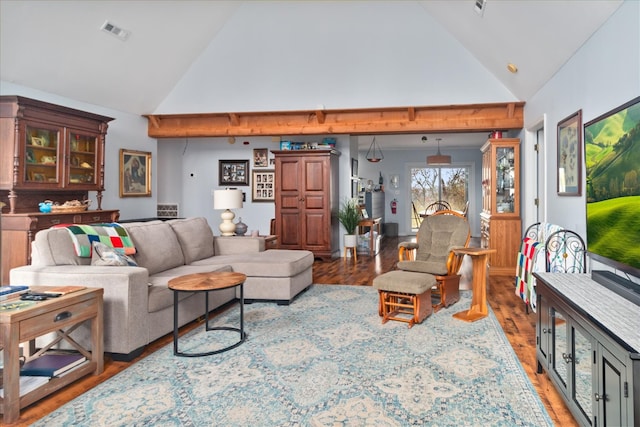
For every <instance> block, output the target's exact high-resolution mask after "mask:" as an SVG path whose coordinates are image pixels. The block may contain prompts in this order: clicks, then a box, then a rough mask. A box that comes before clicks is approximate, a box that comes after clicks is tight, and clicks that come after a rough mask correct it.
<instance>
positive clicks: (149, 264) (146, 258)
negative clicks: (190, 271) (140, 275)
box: [125, 222, 184, 276]
mask: <svg viewBox="0 0 640 427" xmlns="http://www.w3.org/2000/svg"><path fill="white" fill-rule="evenodd" d="M125 227H126V228H127V231H128V232H129V236H131V240H132V241H133V244H134V245H135V247H136V249H137V252H136V255H135V260H136V262H137V263H138V265H139V266H140V267H144V268H146V269H147V270H148V271H149V276H151V275H153V274H155V273H158V272H160V271H164V270H168V269H170V268H173V267H177V266H179V265H183V264H184V255H183V254H182V248H181V247H180V243H179V242H178V238H177V237H176V233H174V232H173V228H171V226H170V225H169V224H166V223H164V222H152V223H151V222H149V223H146V222H143V223H132V224H125Z"/></svg>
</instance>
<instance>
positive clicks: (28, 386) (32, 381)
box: [0, 376, 49, 399]
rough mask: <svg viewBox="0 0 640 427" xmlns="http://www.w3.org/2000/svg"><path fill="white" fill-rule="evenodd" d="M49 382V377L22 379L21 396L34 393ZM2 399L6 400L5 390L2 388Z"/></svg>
mask: <svg viewBox="0 0 640 427" xmlns="http://www.w3.org/2000/svg"><path fill="white" fill-rule="evenodd" d="M48 382H49V378H48V377H27V376H24V377H22V376H21V377H20V396H24V395H25V394H27V393H29V392H32V391H33V390H35V389H37V388H38V387H40V386H41V385H44V384H46V383H48ZM0 397H1V398H3V399H4V388H1V387H0Z"/></svg>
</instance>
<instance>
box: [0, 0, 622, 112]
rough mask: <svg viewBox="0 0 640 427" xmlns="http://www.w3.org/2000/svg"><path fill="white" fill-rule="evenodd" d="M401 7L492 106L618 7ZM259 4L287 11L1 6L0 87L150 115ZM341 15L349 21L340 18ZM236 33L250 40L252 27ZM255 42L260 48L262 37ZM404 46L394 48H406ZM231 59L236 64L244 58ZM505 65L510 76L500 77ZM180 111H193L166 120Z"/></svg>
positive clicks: (507, 0)
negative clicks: (430, 29) (449, 46)
mask: <svg viewBox="0 0 640 427" xmlns="http://www.w3.org/2000/svg"><path fill="white" fill-rule="evenodd" d="M306 3H318V2H311V1H309V2H306ZM319 3H321V4H322V6H321V7H322V8H323V11H325V12H326V13H327V15H325V16H340V17H341V19H342V21H341V22H354V23H356V22H362V21H366V20H367V19H368V17H367V13H362V10H360V12H359V13H357V14H355V12H354V10H358V9H354V8H346V7H345V4H346V3H350V2H338V1H336V2H319ZM365 3H366V2H359V4H360V5H363V4H365ZM374 3H379V2H374ZM391 3H393V2H391ZM391 3H389V4H391ZM398 3H400V4H401V3H407V2H396V4H398ZM409 3H413V4H415V5H418V6H419V8H420V9H419V10H420V11H421V12H420V13H423V14H424V17H425V19H424V21H425V22H433V21H435V22H437V23H438V24H439V25H440V26H441V27H442V28H443V29H444V31H446V33H447V35H446V36H447V37H453V38H455V40H457V42H458V43H460V44H461V45H462V46H463V48H464V49H466V50H467V51H468V52H469V53H470V55H472V56H473V57H474V58H475V59H476V60H477V61H478V62H479V63H480V64H481V66H482V67H484V68H485V69H486V70H487V71H488V72H489V73H491V74H492V75H493V76H495V78H496V79H497V80H498V81H499V82H500V83H501V84H502V85H503V86H504V87H505V88H506V90H507V92H506V93H510V94H511V95H512V99H504V100H501V101H504V102H510V101H527V99H529V98H530V97H531V96H533V95H534V94H535V93H536V91H537V90H539V89H540V87H542V86H543V85H544V84H545V83H546V82H547V81H548V80H549V79H550V78H551V77H552V76H553V75H554V73H556V71H557V70H558V69H559V68H560V67H562V65H563V64H564V63H565V62H566V61H567V60H568V59H569V58H570V57H571V56H572V55H573V54H574V52H575V51H576V50H577V49H578V48H580V46H581V45H582V44H583V43H584V42H585V41H586V40H587V39H588V38H589V37H590V36H591V35H592V34H593V33H594V32H595V31H596V30H597V29H598V28H599V27H600V26H601V25H602V24H603V23H604V22H605V21H606V20H607V19H608V17H609V16H610V15H611V14H612V13H613V12H614V11H615V10H616V9H617V8H618V7H619V6H620V4H621V3H622V0H608V1H597V0H586V1H581V0H569V1H563V0H556V1H542V0H541V1H538V0H530V1H522V0H513V1H512V0H500V1H498V0H486V2H485V4H484V10H483V13H482V14H479V13H477V12H476V11H475V10H474V5H475V3H476V2H475V0H460V1H446V0H445V1H435V0H429V1H418V2H409ZM265 4H267V5H268V6H266V7H267V8H268V9H269V11H270V13H273V15H272V16H283V15H284V14H286V13H287V11H288V10H289V8H290V7H291V5H292V4H293V2H286V1H281V2H256V1H171V0H165V1H147V0H145V1H126V2H125V1H100V0H96V1H72V0H65V1H56V0H51V1H14V0H2V1H1V2H0V31H1V33H0V80H2V81H7V82H12V83H15V84H19V85H23V86H27V87H30V88H34V89H38V90H42V91H45V92H50V93H53V94H57V95H61V96H64V97H68V98H71V99H75V100H78V101H83V102H87V103H90V104H95V105H100V106H104V107H108V108H113V109H115V110H119V111H124V112H129V113H134V114H153V113H155V112H157V110H158V108H159V106H161V104H162V103H163V101H164V100H165V99H167V97H168V96H169V95H170V94H171V92H172V91H173V90H174V89H175V87H176V86H177V85H178V83H179V82H180V81H181V79H182V78H183V77H184V76H185V74H187V73H188V71H189V70H190V68H192V67H193V65H194V63H196V62H197V61H198V58H199V57H200V56H201V55H202V53H203V52H204V51H205V50H206V49H207V48H208V47H209V46H210V45H212V44H213V43H215V42H216V38H217V37H218V35H219V34H220V33H221V31H223V29H224V28H225V26H226V25H231V24H230V23H234V25H238V17H242V16H244V15H243V14H247V16H249V15H250V14H251V13H252V10H254V9H255V8H256V7H257V6H258V5H259V6H260V7H262V8H265ZM365 10H366V9H365ZM349 13H353V16H349V15H347V16H344V15H345V14H349ZM427 18H428V19H427ZM264 19H269V16H265V17H264ZM389 19H390V20H392V19H397V17H392V16H390V17H389ZM414 19H415V17H414ZM106 21H109V22H110V23H112V24H115V25H116V26H119V27H121V28H122V29H124V30H126V31H128V32H129V36H128V38H127V40H126V41H121V40H118V39H117V38H116V37H113V36H112V35H110V34H107V33H106V32H104V31H101V26H102V25H103V24H104V23H105V22H106ZM329 27H330V26H329V25H327V28H329ZM361 28H367V27H360V26H354V31H358V30H360V29H361ZM375 30H376V31H380V32H384V31H386V30H387V29H386V28H384V27H383V28H376V29H375ZM242 31H243V32H245V33H251V32H252V28H251V27H243V28H242ZM254 36H255V37H256V38H257V39H264V40H265V41H268V40H269V34H268V33H261V34H255V35H254ZM291 37H305V38H306V40H308V49H311V50H314V49H315V50H317V51H319V52H323V53H324V54H325V55H329V57H330V55H331V51H332V49H334V48H335V47H334V46H331V45H327V44H326V43H325V40H326V39H327V37H326V34H323V31H322V26H321V25H320V26H314V27H313V28H308V31H307V32H305V33H304V34H297V33H296V34H291ZM443 37H444V35H443ZM409 41H410V40H407V44H406V46H402V45H400V46H395V48H396V49H400V50H402V49H403V48H409V47H411V46H412V45H411V43H409ZM433 42H437V40H435V41H433ZM327 52H328V53H327ZM235 54H236V55H238V57H241V56H242V55H243V52H242V51H237V52H235ZM419 54H420V52H416V55H419ZM232 60H233V59H231V61H232ZM337 60H340V59H337ZM229 63H230V61H229V60H221V61H220V64H219V67H221V68H224V67H227V66H228V73H230V74H233V73H235V72H236V71H235V70H234V69H233V67H231V66H229ZM509 63H512V64H514V65H515V66H516V67H517V68H518V72H517V73H512V72H510V71H509V70H507V64H509ZM400 65H403V64H400ZM435 65H436V66H437V64H435ZM407 66H410V64H407ZM446 72H447V70H445V73H446ZM322 73H323V70H322V66H320V67H318V68H317V75H315V76H313V75H311V76H306V79H307V81H308V82H310V83H309V84H313V82H314V81H317V80H318V79H321V78H322ZM454 74H455V73H454ZM416 84H419V82H416ZM400 106H401V105H390V106H384V105H370V107H400ZM338 107H341V106H338ZM344 107H349V106H344ZM229 111H234V110H233V109H231V110H229ZM186 112H194V111H172V112H171V113H175V114H177V113H186ZM199 112H207V111H199Z"/></svg>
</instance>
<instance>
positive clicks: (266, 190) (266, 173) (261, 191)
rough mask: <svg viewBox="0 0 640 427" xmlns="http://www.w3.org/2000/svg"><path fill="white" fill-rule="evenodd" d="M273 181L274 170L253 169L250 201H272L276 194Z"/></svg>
mask: <svg viewBox="0 0 640 427" xmlns="http://www.w3.org/2000/svg"><path fill="white" fill-rule="evenodd" d="M274 181H275V171H274V170H254V171H253V179H252V181H251V201H252V202H273V201H274V200H275V196H276V195H275V187H274Z"/></svg>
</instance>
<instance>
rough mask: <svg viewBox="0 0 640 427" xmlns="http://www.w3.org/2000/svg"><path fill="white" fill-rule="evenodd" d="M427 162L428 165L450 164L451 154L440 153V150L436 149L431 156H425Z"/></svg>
mask: <svg viewBox="0 0 640 427" xmlns="http://www.w3.org/2000/svg"><path fill="white" fill-rule="evenodd" d="M427 164H428V165H429V166H444V165H450V164H451V156H447V155H444V154H440V151H438V154H435V155H433V156H427Z"/></svg>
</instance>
